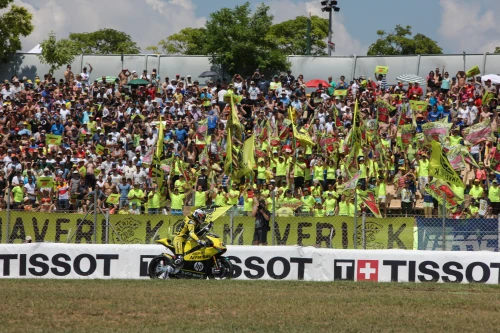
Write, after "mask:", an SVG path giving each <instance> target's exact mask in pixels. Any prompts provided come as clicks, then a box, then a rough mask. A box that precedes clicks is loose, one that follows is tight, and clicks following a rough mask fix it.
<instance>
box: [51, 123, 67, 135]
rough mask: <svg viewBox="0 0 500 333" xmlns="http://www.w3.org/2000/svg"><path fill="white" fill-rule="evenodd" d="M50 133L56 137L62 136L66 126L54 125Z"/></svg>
mask: <svg viewBox="0 0 500 333" xmlns="http://www.w3.org/2000/svg"><path fill="white" fill-rule="evenodd" d="M50 132H51V133H52V134H55V135H62V134H63V132H64V126H63V125H62V124H54V125H52V127H51V128H50Z"/></svg>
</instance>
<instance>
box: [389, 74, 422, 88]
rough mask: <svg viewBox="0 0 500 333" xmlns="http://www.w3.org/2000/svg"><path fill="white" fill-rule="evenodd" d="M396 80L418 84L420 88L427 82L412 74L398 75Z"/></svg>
mask: <svg viewBox="0 0 500 333" xmlns="http://www.w3.org/2000/svg"><path fill="white" fill-rule="evenodd" d="M396 79H397V80H398V81H403V82H418V84H420V85H421V86H425V85H426V84H427V81H425V79H424V78H422V77H420V76H418V75H413V74H404V75H400V76H398V77H397V78H396Z"/></svg>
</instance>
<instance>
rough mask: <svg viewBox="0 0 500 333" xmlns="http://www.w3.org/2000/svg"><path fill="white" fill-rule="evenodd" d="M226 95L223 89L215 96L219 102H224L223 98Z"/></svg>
mask: <svg viewBox="0 0 500 333" xmlns="http://www.w3.org/2000/svg"><path fill="white" fill-rule="evenodd" d="M226 94H227V90H225V89H222V90H220V91H219V93H218V94H217V97H218V99H219V102H224V96H225V95H226Z"/></svg>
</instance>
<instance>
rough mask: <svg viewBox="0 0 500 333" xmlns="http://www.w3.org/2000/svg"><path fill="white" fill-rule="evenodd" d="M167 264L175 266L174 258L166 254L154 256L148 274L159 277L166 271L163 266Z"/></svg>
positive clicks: (153, 277)
mask: <svg viewBox="0 0 500 333" xmlns="http://www.w3.org/2000/svg"><path fill="white" fill-rule="evenodd" d="M166 265H171V266H173V265H174V263H173V262H172V260H171V259H170V258H168V257H165V256H161V255H160V256H156V257H154V258H153V259H152V260H151V262H150V263H149V266H148V274H149V277H150V278H151V279H158V278H160V276H161V275H162V274H163V273H164V272H163V270H162V268H163V267H164V266H166Z"/></svg>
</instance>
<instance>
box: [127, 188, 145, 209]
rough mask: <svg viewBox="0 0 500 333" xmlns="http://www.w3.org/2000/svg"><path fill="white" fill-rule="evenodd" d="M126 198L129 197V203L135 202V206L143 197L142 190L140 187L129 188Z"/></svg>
mask: <svg viewBox="0 0 500 333" xmlns="http://www.w3.org/2000/svg"><path fill="white" fill-rule="evenodd" d="M134 196H136V197H137V198H135V199H130V198H132V197H134ZM128 198H129V199H130V203H133V202H135V203H136V204H137V206H141V200H140V199H142V198H144V192H142V190H141V189H134V188H133V189H131V190H130V191H129V192H128Z"/></svg>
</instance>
